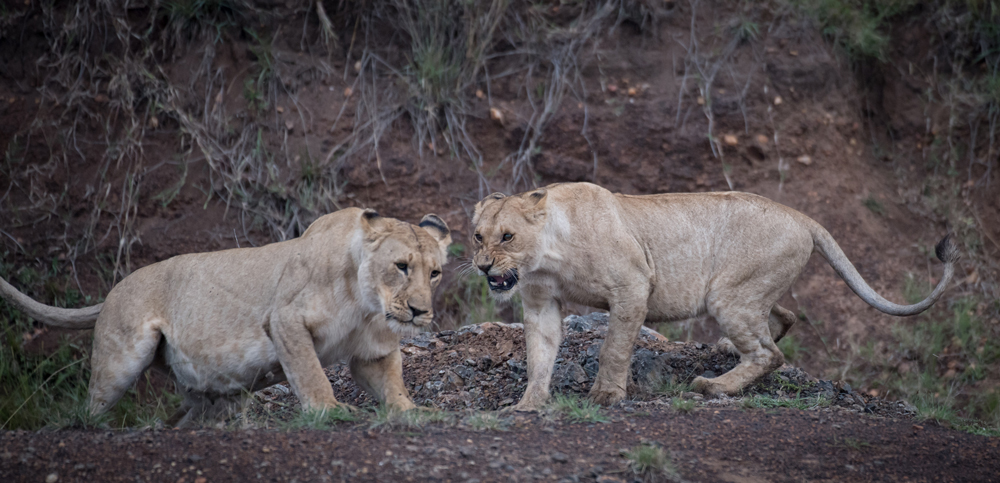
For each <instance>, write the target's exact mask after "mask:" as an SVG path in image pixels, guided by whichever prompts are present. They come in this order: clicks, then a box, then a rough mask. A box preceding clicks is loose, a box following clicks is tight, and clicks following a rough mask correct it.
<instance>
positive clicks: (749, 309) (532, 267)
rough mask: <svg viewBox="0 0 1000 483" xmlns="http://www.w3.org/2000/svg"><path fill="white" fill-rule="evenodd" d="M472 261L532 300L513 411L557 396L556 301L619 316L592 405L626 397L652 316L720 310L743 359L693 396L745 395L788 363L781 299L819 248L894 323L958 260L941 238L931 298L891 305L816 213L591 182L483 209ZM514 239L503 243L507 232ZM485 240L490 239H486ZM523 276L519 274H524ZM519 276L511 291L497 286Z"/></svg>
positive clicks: (786, 316)
mask: <svg viewBox="0 0 1000 483" xmlns="http://www.w3.org/2000/svg"><path fill="white" fill-rule="evenodd" d="M473 224H474V225H475V226H476V227H475V234H474V239H476V242H475V243H476V246H475V248H476V254H475V257H474V259H473V260H474V263H475V264H476V265H477V266H478V267H479V268H480V270H482V271H483V272H484V273H485V274H486V275H487V276H488V277H489V279H490V285H491V289H493V293H494V295H495V296H496V297H497V298H500V299H508V298H509V297H510V296H511V294H513V293H514V292H515V291H516V290H519V291H520V293H521V297H522V301H523V305H524V328H525V338H526V342H527V352H528V387H527V389H526V391H525V393H524V396H523V397H522V398H521V401H520V402H519V403H518V404H517V406H516V407H515V409H519V410H533V409H537V408H538V407H539V406H540V405H542V404H544V403H545V401H546V400H547V399H548V396H549V380H550V378H551V376H552V369H553V363H554V361H555V357H556V354H557V352H558V347H559V343H560V340H561V338H562V329H561V318H560V312H559V302H558V301H560V300H566V301H571V302H575V303H579V304H584V305H588V306H592V307H597V308H601V309H606V310H609V311H610V317H611V321H610V326H609V328H608V334H607V338H606V340H605V342H604V345H603V347H602V348H601V353H600V369H599V371H598V374H597V377H596V379H595V381H594V385H593V387H592V388H591V390H590V397H591V399H593V400H594V401H595V402H597V403H600V404H612V403H615V402H617V401H620V400H621V399H622V398H624V397H625V385H626V381H627V378H628V369H629V365H630V362H631V357H632V347H633V344H634V343H635V338H636V336H637V335H638V332H639V329H640V328H641V326H642V324H643V322H644V321H646V320H649V321H655V322H659V321H672V320H681V319H686V318H689V317H693V316H696V315H700V314H703V313H706V312H707V313H708V314H711V315H712V316H714V317H715V318H716V319H717V320H718V321H719V324H720V326H721V327H722V330H723V331H724V332H725V334H726V335H727V336H728V340H723V341H722V344H721V345H722V347H723V348H728V349H729V350H734V351H735V352H737V353H739V354H740V355H741V361H740V364H739V365H738V366H736V367H735V368H734V369H733V370H731V371H729V372H727V373H726V374H723V375H721V376H719V377H716V378H713V379H707V378H704V377H699V378H697V379H695V381H694V386H695V388H696V389H697V390H699V391H701V392H703V393H706V394H709V395H719V394H736V393H738V392H739V391H740V390H741V389H743V387H745V386H746V385H747V384H749V383H751V382H752V381H754V380H755V379H757V378H758V377H760V376H762V375H764V374H766V373H767V372H769V371H771V370H773V369H775V368H777V367H779V366H781V364H782V363H783V362H784V358H783V357H782V354H781V351H780V350H778V348H777V346H776V345H775V343H774V342H775V341H776V340H778V339H780V338H781V337H782V336H783V335H784V334H785V333H786V332H787V331H788V329H789V328H790V327H791V326H792V324H794V323H795V316H794V314H792V313H791V312H790V311H788V310H786V309H784V308H782V307H780V306H778V305H776V304H775V302H776V301H777V300H778V298H779V297H781V295H782V294H783V293H785V292H786V291H787V290H788V289H789V288H790V287H791V285H792V283H794V282H795V279H796V278H797V277H798V276H799V274H800V273H802V270H803V269H804V268H805V266H806V262H807V261H808V260H809V256H810V254H811V253H812V252H813V250H816V251H818V252H820V253H821V254H822V255H823V256H824V257H826V259H827V260H828V261H829V262H830V264H831V265H832V266H833V267H834V269H835V270H836V271H837V273H838V274H840V275H841V277H843V278H844V279H845V280H846V281H847V283H848V286H850V287H851V288H852V289H853V290H854V291H855V292H856V293H857V294H858V295H859V296H861V297H862V298H863V299H864V300H865V301H866V302H868V303H869V304H871V305H872V306H874V307H875V308H877V309H879V310H882V311H884V312H887V313H892V314H896V315H910V314H915V313H919V312H921V311H923V310H924V309H926V308H927V307H929V306H930V305H931V304H933V303H934V301H935V300H937V299H938V297H940V296H941V293H942V292H943V290H944V287H945V286H946V285H947V284H948V282H949V281H950V280H951V277H952V273H953V271H954V267H953V265H954V261H955V260H957V258H958V255H957V252H956V251H955V249H954V247H953V246H952V245H951V244H950V242H949V241H948V239H947V238H946V239H945V240H942V243H941V244H939V251H938V254H939V257H940V258H942V260H944V261H945V262H946V264H945V274H944V277H942V280H941V282H940V283H939V284H938V286H937V288H936V289H935V290H934V292H933V293H932V294H931V295H930V296H929V297H928V298H927V299H926V300H924V301H923V302H920V303H918V304H915V305H909V306H902V305H896V304H893V303H891V302H888V301H886V300H885V299H883V298H882V297H880V296H879V295H878V294H876V293H875V292H874V291H873V290H872V289H871V288H870V287H869V286H868V285H867V284H866V283H865V281H864V280H863V279H862V278H861V276H860V275H859V274H858V272H857V270H855V268H854V266H853V265H851V263H850V261H848V260H847V258H846V257H845V256H844V254H843V252H842V251H841V250H840V247H839V246H837V243H836V242H835V241H834V240H833V238H832V237H831V236H830V234H829V233H828V232H827V231H826V230H825V229H823V227H821V226H820V225H819V224H818V223H816V222H815V221H813V220H812V219H810V218H808V217H807V216H805V215H803V214H801V213H799V212H797V211H795V210H793V209H791V208H788V207H786V206H783V205H780V204H778V203H775V202H773V201H771V200H768V199H766V198H763V197H760V196H757V195H753V194H749V193H739V192H728V193H690V194H662V195H650V196H628V195H621V194H613V193H611V192H610V191H608V190H605V189H603V188H601V187H598V186H595V185H592V184H589V183H569V184H558V185H552V186H549V187H547V188H544V189H540V190H536V191H532V192H528V193H522V194H519V195H516V196H511V197H505V196H504V195H502V194H499V193H494V194H493V195H490V196H488V197H486V198H485V199H483V200H482V201H480V202H479V203H478V204H477V205H476V210H475V215H474V217H473ZM505 234H509V235H510V237H509V240H507V241H504V235H505ZM480 239H481V241H480ZM515 274H516V278H514V277H515ZM512 280H516V282H515V284H514V285H513V287H509V289H508V290H506V291H503V290H502V289H503V288H508V287H507V286H505V285H502V284H503V283H504V282H505V281H506V283H507V284H510V283H511V281H512Z"/></svg>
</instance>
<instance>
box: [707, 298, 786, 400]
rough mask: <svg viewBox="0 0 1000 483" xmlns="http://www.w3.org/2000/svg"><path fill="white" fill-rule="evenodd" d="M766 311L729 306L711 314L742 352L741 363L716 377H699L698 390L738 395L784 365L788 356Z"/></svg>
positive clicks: (709, 393)
mask: <svg viewBox="0 0 1000 483" xmlns="http://www.w3.org/2000/svg"><path fill="white" fill-rule="evenodd" d="M761 312H763V311H760V312H758V311H755V310H753V309H742V308H730V307H726V308H723V309H721V310H720V312H718V313H715V314H712V315H714V316H715V318H716V320H718V321H719V325H721V326H722V329H723V330H724V331H725V332H726V334H728V335H729V338H730V340H732V343H733V346H735V347H736V350H737V351H739V354H740V363H739V364H738V365H737V366H736V367H734V368H732V369H731V370H730V371H729V372H727V373H725V374H723V375H721V376H719V377H716V378H713V379H708V378H705V377H701V376H699V377H696V378H695V379H694V381H693V382H692V386H693V388H694V390H695V391H698V392H700V393H702V394H705V395H707V396H721V395H723V394H726V395H730V396H732V395H736V394H737V393H739V392H740V391H741V390H742V389H743V388H744V387H746V386H747V385H748V384H750V383H752V382H753V381H755V380H757V378H759V377H761V376H763V375H764V374H767V373H768V372H770V371H772V370H774V369H777V368H778V367H781V365H782V364H784V363H785V357H784V355H782V353H781V350H779V349H778V346H777V345H775V343H774V340H772V338H771V333H770V330H769V329H768V321H767V320H765V319H764V318H765V317H767V315H765V313H761Z"/></svg>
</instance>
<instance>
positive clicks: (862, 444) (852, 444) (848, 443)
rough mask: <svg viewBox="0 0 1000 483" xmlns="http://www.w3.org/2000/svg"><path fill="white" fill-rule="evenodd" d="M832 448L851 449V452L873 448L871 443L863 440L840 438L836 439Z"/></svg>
mask: <svg viewBox="0 0 1000 483" xmlns="http://www.w3.org/2000/svg"><path fill="white" fill-rule="evenodd" d="M831 446H839V447H843V448H846V449H849V450H851V451H858V452H861V451H864V450H867V449H869V448H871V446H872V445H871V443H869V442H867V441H865V440H863V439H857V438H844V439H838V438H836V437H834V439H833V443H831Z"/></svg>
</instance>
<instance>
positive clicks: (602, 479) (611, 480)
mask: <svg viewBox="0 0 1000 483" xmlns="http://www.w3.org/2000/svg"><path fill="white" fill-rule="evenodd" d="M597 483H625V480H623V479H621V478H618V477H617V476H611V475H601V476H598V477H597Z"/></svg>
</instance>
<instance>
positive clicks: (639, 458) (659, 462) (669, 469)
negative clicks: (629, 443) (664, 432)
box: [622, 444, 680, 481]
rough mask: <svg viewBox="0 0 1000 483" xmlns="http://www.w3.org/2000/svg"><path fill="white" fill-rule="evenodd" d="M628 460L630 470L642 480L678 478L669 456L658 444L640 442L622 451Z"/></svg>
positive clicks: (674, 479) (672, 479)
mask: <svg viewBox="0 0 1000 483" xmlns="http://www.w3.org/2000/svg"><path fill="white" fill-rule="evenodd" d="M622 456H624V457H625V459H627V460H629V466H630V467H631V469H632V472H633V473H635V474H636V475H637V476H639V477H640V478H643V479H644V480H647V479H648V480H653V481H656V480H658V479H660V478H666V479H668V480H671V481H676V480H679V479H680V475H679V474H678V473H677V469H676V468H675V467H674V464H673V462H672V461H671V460H670V456H669V455H668V454H667V452H666V451H665V450H664V449H663V448H662V447H660V446H659V445H651V444H640V445H638V446H634V447H633V448H632V449H630V450H628V451H625V452H623V453H622Z"/></svg>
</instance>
